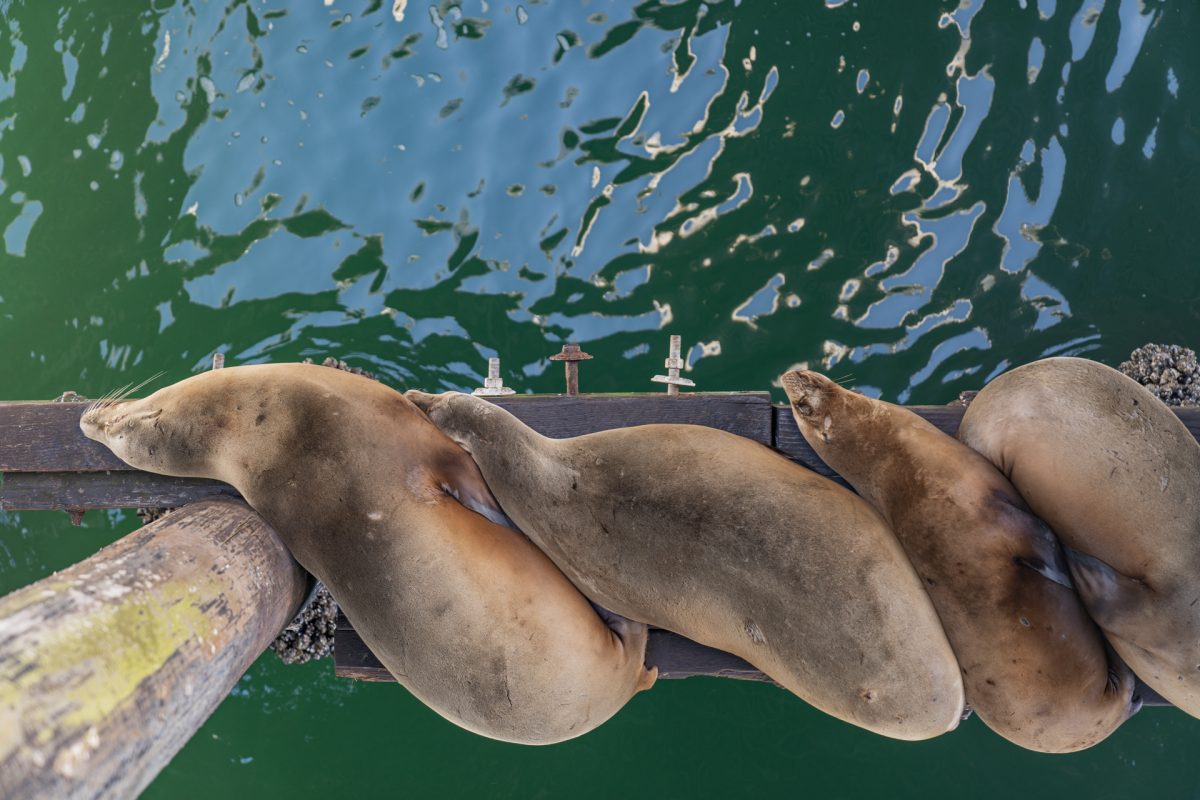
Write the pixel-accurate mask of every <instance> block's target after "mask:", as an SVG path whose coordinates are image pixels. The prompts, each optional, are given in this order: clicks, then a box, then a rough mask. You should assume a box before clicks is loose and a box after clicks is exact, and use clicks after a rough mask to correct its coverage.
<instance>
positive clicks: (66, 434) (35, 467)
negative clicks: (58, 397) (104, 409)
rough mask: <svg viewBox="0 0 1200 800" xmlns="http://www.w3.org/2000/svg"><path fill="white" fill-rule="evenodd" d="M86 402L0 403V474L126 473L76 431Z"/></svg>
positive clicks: (99, 446)
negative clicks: (114, 471)
mask: <svg viewBox="0 0 1200 800" xmlns="http://www.w3.org/2000/svg"><path fill="white" fill-rule="evenodd" d="M86 408H87V404H86V403H0V472H103V471H105V470H117V471H125V470H128V469H130V467H129V465H128V464H126V463H125V462H124V461H122V460H121V459H119V458H117V457H116V456H115V455H113V454H112V451H111V450H109V449H108V448H107V447H105V446H104V445H102V444H100V443H98V442H93V441H92V440H91V439H88V438H87V437H86V436H84V435H83V432H82V431H80V430H79V418H80V417H81V416H83V412H84V409H86Z"/></svg>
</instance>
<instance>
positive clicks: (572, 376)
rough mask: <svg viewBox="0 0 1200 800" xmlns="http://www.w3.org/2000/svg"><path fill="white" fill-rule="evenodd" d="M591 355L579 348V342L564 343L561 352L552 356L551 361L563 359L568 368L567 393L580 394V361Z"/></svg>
mask: <svg viewBox="0 0 1200 800" xmlns="http://www.w3.org/2000/svg"><path fill="white" fill-rule="evenodd" d="M589 358H591V356H589V355H588V354H587V353H585V352H583V351H582V350H580V349H579V345H577V344H564V345H563V349H562V352H561V353H558V354H557V355H553V356H550V360H551V361H562V362H564V363H563V366H564V367H565V368H566V370H567V394H569V395H575V394H579V362H580V361H587V360H588V359H589Z"/></svg>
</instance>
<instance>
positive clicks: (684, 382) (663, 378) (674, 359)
mask: <svg viewBox="0 0 1200 800" xmlns="http://www.w3.org/2000/svg"><path fill="white" fill-rule="evenodd" d="M679 352H680V339H679V337H678V336H672V337H671V357H670V358H668V359H667V360H666V361H665V362H664V365H665V366H666V368H667V374H666V375H655V376H654V377H653V378H651V379H650V380H652V381H654V382H655V383H665V384H666V385H667V395H668V396H670V397H678V396H679V387H680V386H695V385H696V382H695V381H692V380H688V379H687V378H681V377H679V370H681V369H683V359H681V358H680V357H679Z"/></svg>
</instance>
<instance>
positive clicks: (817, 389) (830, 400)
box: [779, 369, 849, 442]
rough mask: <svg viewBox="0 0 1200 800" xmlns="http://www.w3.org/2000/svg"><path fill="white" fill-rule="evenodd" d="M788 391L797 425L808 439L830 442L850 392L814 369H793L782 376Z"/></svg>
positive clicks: (781, 381)
mask: <svg viewBox="0 0 1200 800" xmlns="http://www.w3.org/2000/svg"><path fill="white" fill-rule="evenodd" d="M779 381H780V383H782V384H783V390H784V391H785V392H787V396H788V403H789V404H790V405H791V407H792V416H793V417H794V418H795V419H796V425H798V426H799V427H800V431H801V432H802V433H803V434H804V436H805V438H806V439H808V440H809V441H818V440H819V441H821V442H828V441H829V440H830V437H831V436H832V435H833V433H834V430H835V426H834V424H833V421H834V418H835V416H836V413H837V411H838V409H839V408H840V406H842V405H844V403H845V397H844V396H845V395H847V394H849V392H847V391H846V390H845V389H843V388H842V387H841V386H839V385H838V384H836V383H834V382H833V381H831V380H830V379H829V378H826V377H825V376H824V375H821V374H818V373H816V372H813V371H811V370H807V369H804V370H792V371H791V372H785V373H784V374H783V376H782V377H780V379H779Z"/></svg>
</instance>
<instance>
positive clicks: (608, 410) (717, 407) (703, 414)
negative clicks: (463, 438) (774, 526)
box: [0, 392, 772, 472]
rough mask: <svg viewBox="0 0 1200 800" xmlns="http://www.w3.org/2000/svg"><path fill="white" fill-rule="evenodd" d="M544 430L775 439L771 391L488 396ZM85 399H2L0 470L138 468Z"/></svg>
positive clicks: (565, 433) (558, 433)
mask: <svg viewBox="0 0 1200 800" xmlns="http://www.w3.org/2000/svg"><path fill="white" fill-rule="evenodd" d="M488 399H489V400H491V401H492V402H494V403H496V404H497V405H499V406H501V407H503V408H506V409H508V410H509V411H511V412H512V413H513V414H514V415H516V416H517V417H518V418H519V419H521V420H522V421H523V422H525V423H526V424H527V425H529V426H530V427H532V428H533V429H534V430H537V431H540V432H542V433H543V434H545V435H546V436H553V437H555V438H563V437H567V436H579V435H581V434H584V433H594V432H595V431H602V430H608V429H609V428H624V427H628V426H630V425H648V424H650V423H655V422H681V423H690V424H693V425H708V426H709V427H712V428H720V429H721V430H726V431H729V432H730V433H736V434H738V435H740V436H745V437H747V438H750V439H754V440H755V441H757V442H762V443H763V444H767V445H769V444H770V443H771V427H772V423H771V414H772V412H771V399H770V397H769V396H768V395H767V394H766V393H765V392H760V393H753V392H751V393H735V394H690V395H681V396H680V397H674V398H668V397H667V396H666V395H664V394H651V395H602V394H597V395H579V396H576V397H568V396H566V395H510V396H508V397H490V398H488ZM85 408H87V405H86V404H84V403H0V472H127V471H133V468H132V467H130V466H129V465H128V464H126V463H125V462H124V461H122V460H121V459H119V458H117V457H116V456H115V455H113V453H112V451H111V450H109V449H108V448H107V447H105V446H104V445H102V444H100V443H99V442H94V441H92V440H91V439H88V438H87V437H86V436H84V435H83V432H82V431H80V430H79V418H80V417H81V416H83V412H84V409H85Z"/></svg>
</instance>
